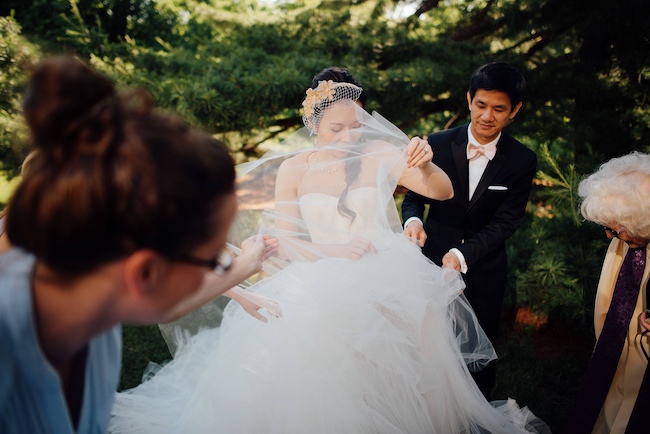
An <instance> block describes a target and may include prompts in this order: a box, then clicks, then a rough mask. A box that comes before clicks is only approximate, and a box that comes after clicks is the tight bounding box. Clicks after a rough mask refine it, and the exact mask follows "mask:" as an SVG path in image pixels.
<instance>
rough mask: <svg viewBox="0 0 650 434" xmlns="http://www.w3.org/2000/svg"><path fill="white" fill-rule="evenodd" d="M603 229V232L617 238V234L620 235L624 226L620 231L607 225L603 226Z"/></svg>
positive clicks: (623, 230)
mask: <svg viewBox="0 0 650 434" xmlns="http://www.w3.org/2000/svg"><path fill="white" fill-rule="evenodd" d="M603 229H604V230H605V232H607V233H608V234H610V235H611V236H613V237H614V238H619V235H621V234H622V233H623V232H625V228H623V229H621V230H620V231H615V230H614V229H612V228H610V227H609V226H603Z"/></svg>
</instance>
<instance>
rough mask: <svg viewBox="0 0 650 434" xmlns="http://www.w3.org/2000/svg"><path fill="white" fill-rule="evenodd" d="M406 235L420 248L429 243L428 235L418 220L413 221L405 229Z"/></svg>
mask: <svg viewBox="0 0 650 434" xmlns="http://www.w3.org/2000/svg"><path fill="white" fill-rule="evenodd" d="M404 235H406V236H407V237H409V238H411V239H413V240H415V241H417V243H418V245H419V246H420V247H424V243H425V242H426V241H427V233H426V232H425V231H424V227H422V223H421V222H419V221H417V220H413V221H412V222H410V223H409V224H408V226H406V228H404Z"/></svg>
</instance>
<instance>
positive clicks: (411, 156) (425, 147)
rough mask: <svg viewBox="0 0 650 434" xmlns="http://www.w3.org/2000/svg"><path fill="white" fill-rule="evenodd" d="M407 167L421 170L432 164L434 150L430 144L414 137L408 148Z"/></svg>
mask: <svg viewBox="0 0 650 434" xmlns="http://www.w3.org/2000/svg"><path fill="white" fill-rule="evenodd" d="M406 155H407V156H408V159H407V161H406V167H408V168H412V167H417V168H418V169H421V168H423V167H425V166H426V165H427V164H429V163H431V160H432V159H433V150H432V149H431V146H429V143H428V142H427V141H426V140H425V139H422V138H420V137H413V138H412V139H411V141H410V142H409V144H408V146H407V147H406Z"/></svg>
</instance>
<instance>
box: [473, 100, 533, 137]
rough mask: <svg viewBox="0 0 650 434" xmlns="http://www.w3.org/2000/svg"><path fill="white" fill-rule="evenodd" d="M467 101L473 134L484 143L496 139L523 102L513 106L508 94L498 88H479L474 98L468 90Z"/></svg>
mask: <svg viewBox="0 0 650 434" xmlns="http://www.w3.org/2000/svg"><path fill="white" fill-rule="evenodd" d="M467 103H468V104H469V111H470V117H471V120H472V127H471V128H472V135H473V136H474V137H475V138H476V140H478V141H479V143H480V144H482V145H485V144H487V143H490V142H491V141H492V140H494V139H496V138H497V136H498V135H499V133H500V132H501V130H503V129H504V128H505V127H506V125H508V123H509V122H510V121H511V120H512V119H514V117H515V116H516V115H517V112H519V109H520V108H521V103H519V104H517V105H516V106H515V107H512V104H511V103H510V97H509V96H508V94H507V93H505V92H501V91H498V90H484V89H479V90H477V91H476V94H475V95H474V99H472V98H471V96H470V94H469V92H467Z"/></svg>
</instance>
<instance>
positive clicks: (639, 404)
mask: <svg viewBox="0 0 650 434" xmlns="http://www.w3.org/2000/svg"><path fill="white" fill-rule="evenodd" d="M579 194H580V197H581V199H582V204H581V212H582V215H583V216H584V218H585V219H587V220H589V221H591V222H594V223H597V224H599V225H601V226H603V229H604V234H605V236H607V238H609V239H610V240H611V242H610V245H609V248H608V250H607V254H606V256H605V261H604V263H603V268H602V271H601V275H600V281H599V283H598V290H597V294H596V304H595V309H594V326H595V331H596V338H597V342H596V346H595V348H594V352H593V355H592V358H591V361H590V362H589V366H588V367H587V371H586V374H585V376H584V377H583V380H582V386H581V389H580V391H579V393H578V396H577V399H576V403H575V406H574V409H573V413H572V415H571V416H570V418H569V421H568V424H567V427H566V430H565V432H566V433H571V434H575V433H591V432H593V433H640V432H647V430H648V429H647V426H648V425H647V422H646V419H647V414H648V402H650V370H649V369H648V353H649V352H650V339H649V336H648V332H647V331H648V330H650V315H648V311H647V309H648V308H649V307H650V300H648V297H649V296H650V292H649V289H648V280H649V277H650V265H646V263H647V262H648V259H650V258H649V257H648V243H649V242H650V220H649V219H648V216H650V155H649V154H645V153H641V152H633V153H631V154H628V155H625V156H622V157H619V158H614V159H612V160H610V161H608V162H607V163H605V164H603V165H602V166H600V168H599V169H598V170H597V171H596V172H594V173H593V174H591V175H589V176H588V177H587V178H586V179H585V180H583V181H582V182H581V183H580V187H579Z"/></svg>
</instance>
